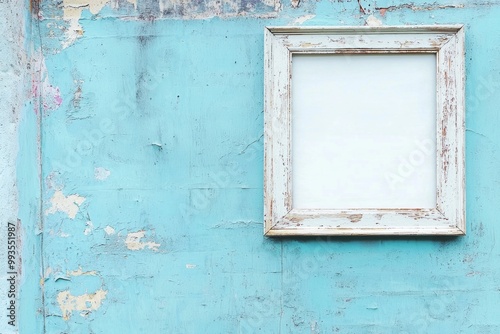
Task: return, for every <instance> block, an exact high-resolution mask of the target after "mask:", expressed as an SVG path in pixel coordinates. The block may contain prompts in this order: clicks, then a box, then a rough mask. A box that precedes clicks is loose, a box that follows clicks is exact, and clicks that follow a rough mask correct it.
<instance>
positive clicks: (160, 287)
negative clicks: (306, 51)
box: [0, 0, 500, 334]
mask: <svg viewBox="0 0 500 334" xmlns="http://www.w3.org/2000/svg"><path fill="white" fill-rule="evenodd" d="M0 5H1V6H4V3H0ZM0 8H1V9H0V13H2V15H4V17H8V16H9V15H10V14H9V13H10V12H8V11H6V9H5V7H0ZM31 8H32V11H33V27H32V28H33V32H31V31H30V30H28V29H29V28H25V29H26V30H28V32H29V33H30V34H31V36H32V39H33V40H32V41H30V43H29V46H25V45H21V44H19V45H17V47H16V49H15V50H10V49H9V50H8V51H6V52H4V55H2V57H4V58H3V59H4V60H5V62H4V63H5V64H7V63H9V62H10V63H12V62H13V61H14V60H15V59H17V58H16V57H17V56H16V55H17V53H18V52H21V51H22V50H24V51H25V52H26V54H27V56H26V57H28V58H29V59H30V66H31V68H32V70H30V72H28V71H27V70H24V71H25V72H26V73H29V74H30V75H31V73H32V72H33V77H32V78H31V77H30V78H29V80H27V81H28V86H29V87H28V88H27V89H26V91H29V94H31V96H27V97H26V99H24V100H23V97H22V96H21V95H15V94H14V95H12V96H10V95H9V96H7V95H6V94H13V93H12V92H11V91H10V90H8V89H5V88H2V90H1V94H3V95H0V96H2V97H4V96H5V97H6V98H8V99H9V101H12V103H11V104H12V105H15V106H19V108H20V110H22V113H17V114H15V115H17V116H12V115H10V113H9V110H8V108H7V110H6V111H5V110H3V111H2V115H3V116H2V118H1V120H2V122H3V121H5V122H7V123H9V124H13V125H12V126H11V128H10V129H11V130H12V131H11V132H8V131H6V130H5V131H4V130H3V128H2V133H1V134H2V136H6V135H9V136H10V137H9V138H10V139H9V140H10V141H12V142H16V143H19V144H20V145H19V147H17V146H16V144H12V145H9V146H8V149H7V150H5V151H4V150H3V147H4V146H1V145H3V141H2V144H0V147H1V148H2V151H1V152H0V153H1V154H2V160H0V163H2V164H3V165H2V166H4V168H1V169H0V170H1V172H2V173H7V174H9V176H5V177H4V176H3V174H2V180H4V179H9V177H10V180H11V181H10V186H12V185H14V184H16V183H17V189H13V190H10V191H9V193H8V194H9V196H10V195H12V196H11V198H16V196H14V194H15V191H18V192H20V194H19V195H18V198H19V199H20V200H16V201H19V203H20V204H19V212H16V210H14V211H12V210H11V214H10V216H9V217H10V218H9V219H15V220H16V219H17V218H21V222H22V224H23V225H24V224H27V225H26V227H24V229H27V232H26V235H25V236H24V238H25V242H27V243H28V244H30V245H31V246H32V247H31V248H32V249H37V247H41V249H42V255H43V264H41V263H36V262H31V263H28V264H27V265H28V266H29V267H28V268H30V271H31V272H32V273H33V274H32V275H34V276H35V277H36V279H35V280H34V279H33V277H31V278H30V279H28V283H26V282H25V283H23V284H24V286H26V288H25V291H24V292H23V294H22V295H21V302H24V303H27V305H28V304H29V303H31V304H30V305H32V306H30V307H31V308H27V309H26V311H25V312H27V313H26V314H31V313H29V312H32V313H35V312H38V313H37V314H43V315H44V318H40V317H38V318H36V317H34V318H32V319H31V320H26V322H25V323H24V324H23V326H24V328H22V330H21V333H30V334H31V333H42V332H43V327H44V328H45V332H46V333H120V332H125V333H178V334H182V333H313V334H317V333H372V332H373V333H392V332H394V333H438V332H443V333H459V332H463V333H497V332H499V331H500V317H498V311H497V307H496V305H497V304H498V303H499V302H500V281H499V279H498V278H499V277H500V262H499V261H498V260H499V258H500V248H499V246H498V243H497V242H496V240H497V239H498V238H499V237H500V228H499V227H498V226H499V225H498V224H497V214H496V211H497V206H498V205H497V203H498V200H499V198H500V190H499V188H498V187H497V186H496V184H497V183H498V182H500V175H499V173H498V168H497V166H498V165H499V163H500V149H499V145H498V143H499V142H500V135H499V133H498V131H497V129H498V126H499V124H498V123H499V122H500V119H499V117H498V105H500V94H499V91H500V61H499V60H500V59H499V58H500V52H499V51H500V50H499V46H498V45H500V43H499V42H500V37H499V36H500V28H499V27H498V17H499V15H500V2H498V1H488V2H486V1H468V2H457V1H437V2H426V1H414V2H407V3H401V2H396V1H390V0H381V1H364V0H360V1H356V0H344V1H340V0H320V1H310V0H300V1H296V0H292V1H289V0H286V1H283V0H281V1H271V0H248V1H243V0H240V1H228V0H224V1H222V0H221V1H212V0H211V1H203V2H201V1H194V0H189V1H188V0H183V1H158V0H146V1H141V0H137V1H126V0H111V1H102V0H88V1H87V0H86V1H83V0H82V1H80V0H78V1H73V0H67V1H66V0H65V1H62V2H54V1H45V0H42V1H41V2H40V3H38V2H33V3H32V5H31ZM9 22H10V21H9ZM452 23H463V24H464V25H465V29H466V76H467V77H466V99H467V105H466V110H467V115H466V116H467V123H466V124H467V138H466V164H467V231H468V232H467V235H466V236H464V237H460V238H438V237H432V238H410V237H405V238H396V237H391V238H387V237H380V238H379V237H377V238H375V237H373V238H329V239H327V238H295V239H269V238H265V237H263V236H262V228H263V227H262V224H263V187H262V186H263V170H262V166H263V162H262V158H263V104H264V103H263V102H264V101H263V80H264V79H263V68H264V64H263V31H264V27H265V26H266V25H272V26H276V25H375V26H377V25H406V24H452ZM21 28H22V27H21ZM8 29H11V30H8ZM8 29H7V31H9V32H10V33H11V35H14V36H15V35H16V34H21V32H20V31H19V30H21V31H22V30H23V29H20V28H19V27H17V28H16V29H13V28H8ZM12 29H13V30H12ZM28 51H29V52H28ZM8 57H10V58H8ZM10 63H9V64H10ZM2 66H4V64H2ZM16 66H17V65H16ZM16 66H13V67H12V66H10V67H9V66H7V67H5V66H4V67H5V68H6V71H7V72H5V70H4V71H3V72H1V73H0V75H4V74H3V73H14V71H15V70H16V68H17V67H16ZM4 67H2V68H4ZM18 70H19V71H20V72H23V69H22V68H21V67H19V68H18ZM12 78H13V79H9V80H13V81H11V82H12V83H8V85H7V86H14V87H20V88H22V87H23V86H22V85H23V84H22V80H21V82H20V81H19V79H18V78H16V77H15V75H13V76H12ZM4 80H5V79H4ZM25 81H26V80H25ZM4 82H7V81H3V83H2V85H4ZM21 91H22V89H21ZM19 94H21V93H19ZM1 101H2V102H3V101H6V100H3V99H2V100H1ZM21 101H28V102H23V103H21ZM402 112H403V111H402ZM19 115H23V116H22V117H20V116H19ZM38 117H40V118H41V136H40V137H41V138H40V139H39V140H40V141H41V166H42V167H41V177H40V178H39V181H33V182H35V183H33V182H30V181H32V180H36V179H37V168H38V167H39V165H40V164H39V163H38V161H37V160H36V155H37V147H38V138H37V135H36V133H37V130H36V128H37V119H38ZM2 122H0V123H2ZM5 122H4V123H2V124H7V123H5ZM1 126H5V125H1ZM13 138H14V139H15V138H17V139H16V140H14V139H13ZM13 140H14V141H13ZM18 150H20V151H19V152H18ZM4 152H5V153H4ZM4 155H5V157H4ZM16 156H17V161H18V162H17V163H18V165H17V167H16V166H13V165H12V164H10V165H9V164H7V161H12V159H14V158H13V157H16ZM9 159H10V160H9ZM16 169H17V173H18V175H17V176H16V175H14V174H13V173H14V171H15V170H16ZM33 176H34V177H33ZM13 178H14V179H13ZM12 180H17V182H15V181H14V182H12ZM36 182H41V185H38V186H39V188H41V196H42V203H41V207H37V206H36V196H34V195H33V194H32V192H34V191H35V188H36V187H37V184H36ZM4 189H6V188H4V187H2V191H5V190H4ZM32 198H33V199H32ZM26 203H28V204H26ZM2 205H7V206H8V207H9V208H15V207H16V204H15V202H12V203H7V204H3V203H2ZM7 206H6V207H7ZM38 219H41V224H42V225H41V226H38ZM2 223H3V222H2ZM38 227H40V229H39V230H38V229H37V228H38ZM42 239H43V244H42V245H40V244H37V243H39V242H42ZM0 240H1V239H0ZM25 253H26V255H28V256H24V257H25V258H27V259H30V258H33V257H34V256H35V255H36V254H34V253H33V254H31V253H30V252H28V251H25ZM2 254H3V253H2V251H0V255H2ZM1 275H2V273H0V278H1ZM26 275H27V274H26ZM34 281H36V287H34V286H29V284H33V283H29V282H34ZM28 287H29V288H28ZM37 288H38V289H39V290H42V289H43V291H44V295H43V296H44V299H43V301H42V300H41V299H40V298H38V299H37V298H35V297H34V296H36V294H37V293H38V290H37ZM0 293H1V289H0ZM0 300H1V299H0ZM30 301H32V302H30ZM34 305H38V311H36V310H37V307H35V306H34ZM1 319H2V318H1V316H0V320H1ZM26 319H28V317H26ZM2 325H3V324H0V329H2V327H1V326H2ZM0 332H2V331H1V330H0ZM2 333H3V332H2Z"/></svg>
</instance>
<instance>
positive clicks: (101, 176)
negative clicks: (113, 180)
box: [94, 167, 111, 181]
mask: <svg viewBox="0 0 500 334" xmlns="http://www.w3.org/2000/svg"><path fill="white" fill-rule="evenodd" d="M110 175H111V172H110V171H109V170H107V169H106V168H104V167H97V168H95V169H94V177H95V178H96V180H99V181H104V180H106V179H107V178H108V177H109V176H110Z"/></svg>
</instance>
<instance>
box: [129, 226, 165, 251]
mask: <svg viewBox="0 0 500 334" xmlns="http://www.w3.org/2000/svg"><path fill="white" fill-rule="evenodd" d="M145 235H146V231H143V230H141V231H137V232H131V233H129V234H127V238H126V239H125V245H127V248H128V249H130V250H134V251H137V250H142V249H144V248H149V249H151V250H154V251H157V250H158V247H160V246H161V245H160V244H157V243H155V242H153V241H147V242H141V239H142V238H144V236H145Z"/></svg>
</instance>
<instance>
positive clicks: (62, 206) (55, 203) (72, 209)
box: [45, 190, 85, 219]
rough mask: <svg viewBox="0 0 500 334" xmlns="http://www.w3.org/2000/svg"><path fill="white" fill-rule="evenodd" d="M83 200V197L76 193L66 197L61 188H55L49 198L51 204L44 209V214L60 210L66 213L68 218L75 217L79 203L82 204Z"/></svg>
mask: <svg viewBox="0 0 500 334" xmlns="http://www.w3.org/2000/svg"><path fill="white" fill-rule="evenodd" d="M84 201H85V198H84V197H81V196H79V195H78V194H75V195H69V196H67V197H66V196H64V194H63V192H62V191H61V190H56V192H55V193H54V195H53V196H52V198H51V199H50V203H51V204H52V206H51V207H50V208H49V209H47V210H45V215H49V214H54V213H56V212H58V211H60V212H64V213H66V214H67V215H68V217H69V218H71V219H75V217H76V214H77V213H78V211H79V210H80V205H82V203H83V202H84Z"/></svg>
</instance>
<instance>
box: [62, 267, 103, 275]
mask: <svg viewBox="0 0 500 334" xmlns="http://www.w3.org/2000/svg"><path fill="white" fill-rule="evenodd" d="M66 274H67V275H68V276H97V271H95V270H90V271H83V269H82V267H78V270H73V271H68V272H67V273H66Z"/></svg>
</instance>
